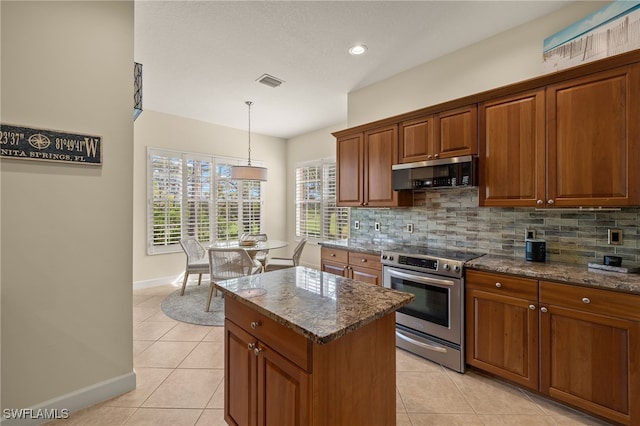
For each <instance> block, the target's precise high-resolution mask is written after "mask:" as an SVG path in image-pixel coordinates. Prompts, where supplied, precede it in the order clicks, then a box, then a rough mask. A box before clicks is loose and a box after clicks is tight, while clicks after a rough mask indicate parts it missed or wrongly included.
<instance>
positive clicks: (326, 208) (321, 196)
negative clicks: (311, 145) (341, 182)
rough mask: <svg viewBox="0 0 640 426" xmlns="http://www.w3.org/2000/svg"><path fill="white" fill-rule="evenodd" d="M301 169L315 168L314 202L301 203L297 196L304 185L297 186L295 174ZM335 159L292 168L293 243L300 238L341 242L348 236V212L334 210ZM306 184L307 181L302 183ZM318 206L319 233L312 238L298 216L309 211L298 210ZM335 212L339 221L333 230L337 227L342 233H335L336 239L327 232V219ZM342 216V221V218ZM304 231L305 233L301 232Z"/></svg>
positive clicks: (346, 209) (299, 164) (338, 209)
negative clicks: (316, 179)
mask: <svg viewBox="0 0 640 426" xmlns="http://www.w3.org/2000/svg"><path fill="white" fill-rule="evenodd" d="M303 168H319V173H318V175H319V180H318V181H319V185H318V187H317V188H316V189H315V191H317V193H318V195H317V197H318V199H316V200H312V199H309V198H307V199H306V201H305V200H304V199H301V194H302V193H303V192H304V190H303V189H302V188H300V185H301V184H303V183H304V182H300V180H299V173H301V172H299V170H300V169H303ZM331 168H333V172H330V170H329V169H331ZM336 172H337V170H336V159H335V157H325V158H320V159H317V160H310V161H301V162H298V163H296V164H295V167H294V210H295V212H294V214H295V237H296V239H297V240H299V239H301V238H308V239H310V240H312V241H322V240H342V239H348V238H349V233H350V223H351V209H350V208H348V207H338V206H337V194H336V184H337V183H336V176H337V175H336ZM328 175H329V176H331V175H332V178H333V185H331V182H330V179H331V177H329V176H328ZM305 182H307V183H310V181H305ZM309 203H313V204H318V205H319V210H320V218H321V219H320V224H319V227H320V232H319V235H318V236H316V235H315V233H314V235H310V232H309V229H308V228H309V227H308V223H307V224H306V225H307V226H304V225H303V224H302V223H301V216H302V214H301V212H302V211H309V209H306V210H303V209H301V205H302V204H309ZM332 211H333V212H336V213H337V215H338V216H339V217H340V219H338V220H337V221H336V223H335V226H336V227H341V228H342V229H343V232H341V233H340V232H339V233H338V234H337V235H331V234H329V233H328V232H327V230H328V229H329V228H331V216H330V212H332ZM345 216H346V217H345ZM304 228H306V230H305V229H304Z"/></svg>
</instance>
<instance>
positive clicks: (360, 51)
mask: <svg viewBox="0 0 640 426" xmlns="http://www.w3.org/2000/svg"><path fill="white" fill-rule="evenodd" d="M366 51H367V46H365V45H364V44H356V45H353V46H351V47H350V48H349V54H351V55H354V56H358V55H364V53H365V52H366Z"/></svg>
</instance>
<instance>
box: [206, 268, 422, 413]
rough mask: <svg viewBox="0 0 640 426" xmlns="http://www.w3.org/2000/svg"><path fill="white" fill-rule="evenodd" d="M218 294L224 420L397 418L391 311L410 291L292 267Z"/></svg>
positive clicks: (230, 284)
mask: <svg viewBox="0 0 640 426" xmlns="http://www.w3.org/2000/svg"><path fill="white" fill-rule="evenodd" d="M215 285H216V287H217V288H218V290H221V291H222V293H223V294H224V296H225V404H224V405H225V420H226V421H227V423H229V424H232V425H236V424H237V425H257V424H277V425H283V426H284V425H294V424H299V425H337V424H371V425H375V424H381V425H387V424H395V416H396V386H395V383H396V376H395V374H396V373H395V370H396V363H395V351H396V348H395V311H396V310H397V309H399V308H400V307H402V306H404V305H406V304H408V303H410V302H411V301H412V300H413V297H414V296H413V295H411V294H408V293H402V292H398V291H394V290H389V289H385V288H381V287H379V286H374V285H371V284H366V283H363V282H359V281H355V280H351V279H348V278H344V277H339V276H336V275H333V274H328V273H324V272H321V271H318V270H315V269H309V268H304V267H296V268H289V269H283V270H279V271H273V272H268V273H264V274H258V275H253V276H247V277H242V278H237V279H232V280H226V281H221V282H219V283H216V284H215Z"/></svg>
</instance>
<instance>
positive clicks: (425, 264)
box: [397, 256, 438, 271]
mask: <svg viewBox="0 0 640 426" xmlns="http://www.w3.org/2000/svg"><path fill="white" fill-rule="evenodd" d="M397 264H398V265H406V266H414V267H416V268H421V269H431V270H433V271H437V270H438V261H437V260H435V259H422V258H419V257H411V256H398V262H397Z"/></svg>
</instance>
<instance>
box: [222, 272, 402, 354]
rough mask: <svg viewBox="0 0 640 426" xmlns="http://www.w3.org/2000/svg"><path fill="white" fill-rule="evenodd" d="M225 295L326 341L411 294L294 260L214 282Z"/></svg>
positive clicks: (392, 307)
mask: <svg viewBox="0 0 640 426" xmlns="http://www.w3.org/2000/svg"><path fill="white" fill-rule="evenodd" d="M215 286H216V287H217V288H218V290H221V291H222V292H223V293H224V295H225V297H232V298H233V299H235V300H237V301H239V302H241V303H243V304H245V305H247V306H249V307H251V308H252V309H254V310H256V311H257V312H260V313H261V314H263V315H266V316H268V317H269V318H271V319H273V320H274V321H276V322H278V323H280V324H282V325H284V326H285V327H287V328H289V329H291V330H293V331H295V332H297V333H300V334H302V335H304V336H305V337H307V338H308V339H310V340H312V341H313V342H315V343H319V344H325V343H329V342H331V341H333V340H335V339H337V338H339V337H341V336H343V335H345V334H347V333H349V332H352V331H354V330H357V329H358V328H360V327H362V326H364V325H366V324H369V323H371V322H373V321H375V320H376V319H379V318H382V317H384V316H386V315H388V314H390V313H392V312H395V311H396V310H398V309H399V308H401V307H402V306H404V305H406V304H408V303H410V302H411V301H412V300H413V299H414V296H413V295H412V294H410V293H404V292H400V291H396V290H391V289H387V288H383V287H379V286H376V285H372V284H367V283H363V282H360V281H356V280H352V279H348V278H344V277H340V276H338V275H333V274H329V273H326V272H321V271H318V270H317V269H311V268H306V267H302V266H298V267H295V268H287V269H281V270H277V271H273V272H266V273H262V274H256V275H249V276H245V277H241V278H233V279H229V280H224V281H220V282H217V283H215Z"/></svg>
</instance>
